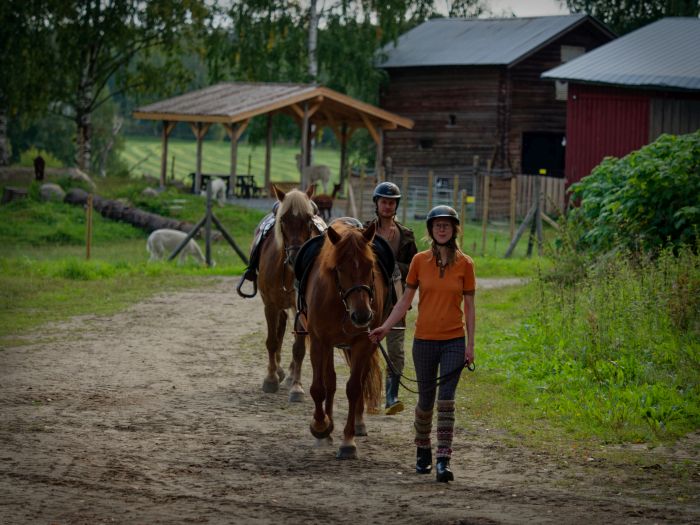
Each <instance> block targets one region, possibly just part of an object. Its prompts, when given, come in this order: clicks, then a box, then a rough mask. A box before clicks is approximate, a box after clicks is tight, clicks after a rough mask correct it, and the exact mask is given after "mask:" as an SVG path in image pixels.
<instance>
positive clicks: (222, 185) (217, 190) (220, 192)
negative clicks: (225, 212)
mask: <svg viewBox="0 0 700 525" xmlns="http://www.w3.org/2000/svg"><path fill="white" fill-rule="evenodd" d="M209 183H210V184H211V198H212V199H216V201H217V202H218V203H219V206H223V205H224V204H225V203H226V182H225V181H224V179H220V178H219V177H216V178H214V179H209ZM206 196H207V191H206V190H202V197H206Z"/></svg>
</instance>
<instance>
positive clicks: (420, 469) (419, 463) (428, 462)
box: [416, 447, 433, 474]
mask: <svg viewBox="0 0 700 525" xmlns="http://www.w3.org/2000/svg"><path fill="white" fill-rule="evenodd" d="M432 469H433V453H432V451H431V450H430V449H429V448H423V447H417V448H416V473H417V474H430V471H431V470H432Z"/></svg>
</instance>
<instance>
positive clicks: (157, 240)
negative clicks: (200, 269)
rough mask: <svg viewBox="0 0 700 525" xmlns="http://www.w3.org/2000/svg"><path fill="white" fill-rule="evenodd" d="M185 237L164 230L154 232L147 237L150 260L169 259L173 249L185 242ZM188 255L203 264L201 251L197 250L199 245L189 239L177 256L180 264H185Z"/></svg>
mask: <svg viewBox="0 0 700 525" xmlns="http://www.w3.org/2000/svg"><path fill="white" fill-rule="evenodd" d="M185 237H187V234H186V233H184V232H181V231H178V230H168V229H166V228H164V229H162V230H156V231H154V232H153V233H151V235H149V236H148V241H147V242H146V249H147V250H148V253H150V254H151V259H150V260H151V261H159V260H161V259H164V258H165V257H169V256H170V254H171V253H173V252H174V251H175V248H177V247H178V246H179V245H180V243H181V242H182V241H184V240H185ZM188 254H189V255H191V256H192V257H194V258H195V259H197V260H198V261H199V262H200V263H202V264H204V255H202V250H200V249H199V245H198V244H197V243H196V242H194V239H190V242H188V243H187V245H186V246H185V247H184V248H183V249H182V251H180V255H179V256H178V260H179V263H180V264H182V263H184V262H185V258H186V257H187V255H188Z"/></svg>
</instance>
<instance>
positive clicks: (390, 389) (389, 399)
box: [384, 374, 404, 416]
mask: <svg viewBox="0 0 700 525" xmlns="http://www.w3.org/2000/svg"><path fill="white" fill-rule="evenodd" d="M398 396H399V376H397V375H394V374H389V375H388V376H386V406H385V410H384V413H385V414H386V415H387V416H391V415H393V414H398V413H399V412H402V411H403V408H404V406H403V403H402V402H401V401H399V397H398Z"/></svg>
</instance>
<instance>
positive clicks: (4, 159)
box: [0, 107, 10, 166]
mask: <svg viewBox="0 0 700 525" xmlns="http://www.w3.org/2000/svg"><path fill="white" fill-rule="evenodd" d="M9 164H10V141H9V140H8V138H7V113H6V112H5V108H4V107H0V166H8V165H9Z"/></svg>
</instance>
